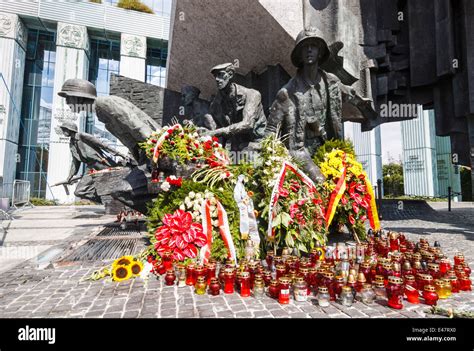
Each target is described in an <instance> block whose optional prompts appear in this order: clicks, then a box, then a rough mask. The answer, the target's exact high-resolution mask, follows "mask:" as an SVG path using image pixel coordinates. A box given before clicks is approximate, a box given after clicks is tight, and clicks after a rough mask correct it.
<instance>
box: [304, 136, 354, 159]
mask: <svg viewBox="0 0 474 351" xmlns="http://www.w3.org/2000/svg"><path fill="white" fill-rule="evenodd" d="M333 149H339V150H342V151H344V152H345V153H346V154H351V155H355V151H354V144H352V142H351V141H350V140H348V139H346V140H339V139H331V140H327V141H326V142H325V143H324V144H323V146H321V147H319V148H318V149H317V150H316V152H315V154H314V155H313V161H314V163H316V164H317V165H318V164H320V163H321V162H323V161H324V156H325V155H326V154H328V153H330V152H331V151H332V150H333Z"/></svg>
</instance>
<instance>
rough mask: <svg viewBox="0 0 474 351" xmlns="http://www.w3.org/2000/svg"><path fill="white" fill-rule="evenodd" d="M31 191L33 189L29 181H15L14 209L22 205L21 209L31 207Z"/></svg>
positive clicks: (13, 193)
mask: <svg viewBox="0 0 474 351" xmlns="http://www.w3.org/2000/svg"><path fill="white" fill-rule="evenodd" d="M30 189H31V186H30V182H29V181H28V180H15V181H14V182H13V192H12V207H13V208H18V207H17V205H21V207H25V206H31V202H30V196H31V191H30Z"/></svg>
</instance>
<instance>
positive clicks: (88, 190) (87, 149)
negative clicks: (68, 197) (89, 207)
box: [56, 120, 127, 203]
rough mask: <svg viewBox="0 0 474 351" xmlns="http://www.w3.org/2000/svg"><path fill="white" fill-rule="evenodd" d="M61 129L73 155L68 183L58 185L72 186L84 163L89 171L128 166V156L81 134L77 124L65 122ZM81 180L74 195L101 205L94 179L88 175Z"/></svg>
mask: <svg viewBox="0 0 474 351" xmlns="http://www.w3.org/2000/svg"><path fill="white" fill-rule="evenodd" d="M60 128H61V130H62V132H63V134H64V135H65V136H66V137H69V138H70V141H69V149H70V151H71V155H72V163H71V168H70V171H69V176H68V177H67V179H66V181H64V182H62V183H59V184H56V185H61V184H64V185H68V184H71V183H72V182H73V178H74V177H75V176H76V174H77V172H79V169H80V166H81V164H82V163H84V164H85V165H86V166H87V169H88V170H97V171H100V170H104V169H107V168H110V167H118V166H124V165H126V164H127V161H126V160H127V156H125V155H123V154H121V153H120V152H119V151H117V150H115V149H114V148H112V147H110V146H108V145H107V144H105V143H103V142H102V141H101V140H99V139H98V138H96V137H95V136H93V135H91V134H88V133H81V132H79V131H78V129H77V125H76V123H74V122H72V121H69V120H68V121H65V122H63V124H62V125H61V126H60ZM113 156H120V157H121V158H122V160H121V161H116V160H115V158H114V157H113ZM79 179H80V180H79V183H78V184H77V187H76V190H75V192H74V195H76V196H77V197H80V198H83V199H87V200H91V201H94V202H98V203H100V202H101V199H100V196H98V195H97V190H96V188H95V185H94V180H93V179H92V177H91V176H90V175H89V174H87V173H86V174H85V175H83V176H82V177H80V178H79Z"/></svg>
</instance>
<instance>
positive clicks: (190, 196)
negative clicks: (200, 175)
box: [188, 191, 196, 199]
mask: <svg viewBox="0 0 474 351" xmlns="http://www.w3.org/2000/svg"><path fill="white" fill-rule="evenodd" d="M188 195H189V198H190V199H194V198H195V197H196V193H195V192H194V191H191V192H190V193H189V194H188Z"/></svg>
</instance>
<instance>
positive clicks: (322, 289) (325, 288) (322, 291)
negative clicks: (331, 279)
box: [318, 286, 329, 293]
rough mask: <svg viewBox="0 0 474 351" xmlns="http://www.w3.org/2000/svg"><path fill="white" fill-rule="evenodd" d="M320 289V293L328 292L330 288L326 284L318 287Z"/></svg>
mask: <svg viewBox="0 0 474 351" xmlns="http://www.w3.org/2000/svg"><path fill="white" fill-rule="evenodd" d="M318 291H319V292H320V293H327V292H328V291H329V290H328V288H327V287H325V286H320V287H319V288H318Z"/></svg>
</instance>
